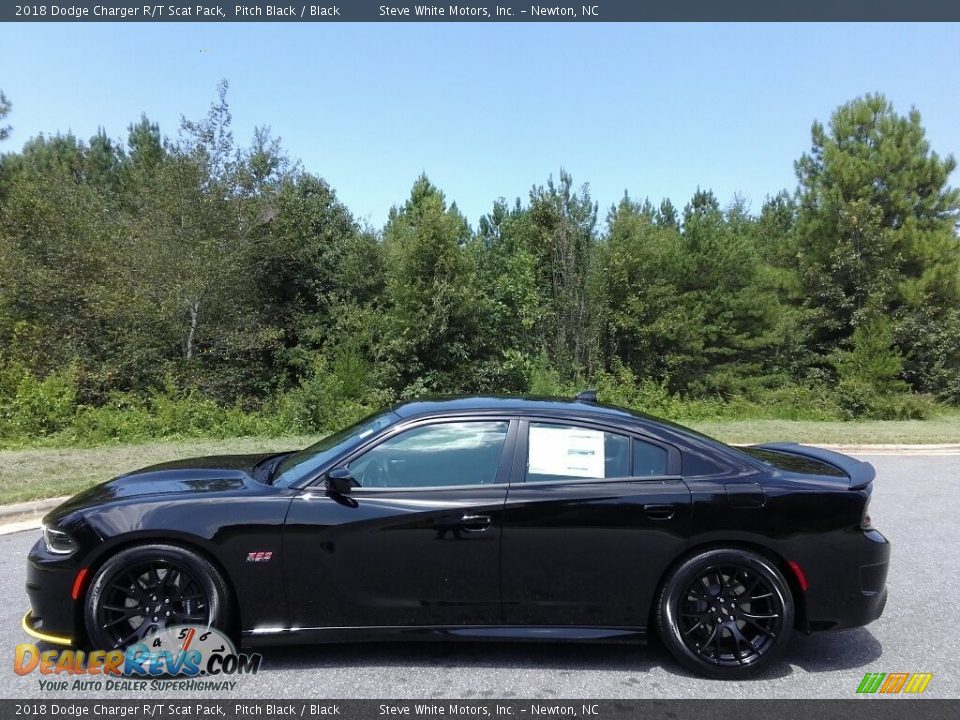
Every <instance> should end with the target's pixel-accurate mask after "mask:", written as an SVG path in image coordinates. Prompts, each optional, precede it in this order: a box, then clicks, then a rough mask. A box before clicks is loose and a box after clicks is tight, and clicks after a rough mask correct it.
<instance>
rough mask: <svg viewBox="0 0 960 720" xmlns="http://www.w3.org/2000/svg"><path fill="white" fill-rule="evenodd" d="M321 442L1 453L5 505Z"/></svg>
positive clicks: (0, 490) (0, 493)
mask: <svg viewBox="0 0 960 720" xmlns="http://www.w3.org/2000/svg"><path fill="white" fill-rule="evenodd" d="M315 439H316V438H308V437H287V438H235V439H231V440H185V441H178V442H155V443H149V444H145V445H109V446H103V447H97V448H33V449H29V450H0V504H8V503H15V502H21V501H24V500H38V499H40V498H48V497H58V496H60V495H72V494H74V493H76V492H79V491H80V490H83V489H84V488H87V487H90V486H91V485H94V484H96V483H99V482H103V481H104V480H108V479H109V478H112V477H114V476H116V475H119V474H120V473H124V472H129V471H130V470H135V469H136V468H139V467H145V466H147V465H153V464H156V463H161V462H166V461H168V460H178V459H180V458H189V457H198V456H202V455H229V454H232V453H256V452H271V451H280V450H291V449H295V448H301V447H304V446H305V445H309V444H310V443H311V442H313V441H314V440H315Z"/></svg>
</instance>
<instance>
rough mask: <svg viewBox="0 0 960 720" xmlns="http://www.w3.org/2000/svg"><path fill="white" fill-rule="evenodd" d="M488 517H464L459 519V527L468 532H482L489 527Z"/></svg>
mask: <svg viewBox="0 0 960 720" xmlns="http://www.w3.org/2000/svg"><path fill="white" fill-rule="evenodd" d="M490 523H491V520H490V516H489V515H464V516H463V517H462V518H460V525H461V527H463V529H464V530H467V531H469V532H483V531H484V530H486V529H487V528H488V527H490Z"/></svg>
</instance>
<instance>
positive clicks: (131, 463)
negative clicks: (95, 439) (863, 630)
mask: <svg viewBox="0 0 960 720" xmlns="http://www.w3.org/2000/svg"><path fill="white" fill-rule="evenodd" d="M688 424H689V425H690V426H691V427H693V428H695V429H697V430H699V431H700V432H703V433H706V434H707V435H712V436H713V437H716V438H717V439H719V440H723V441H725V442H730V443H755V442H773V441H777V440H794V441H797V442H807V443H822V444H851V445H857V444H874V443H879V444H924V443H956V442H960V414H950V415H943V416H940V417H937V418H934V419H931V420H903V421H894V420H890V421H879V420H877V421H865V422H816V421H803V420H724V421H710V422H693V423H688ZM313 439H314V438H309V437H286V438H235V439H231V440H184V441H177V442H154V443H149V444H142V445H111V446H103V447H95V448H31V449H24V450H0V504H7V503H15V502H21V501H24V500H36V499H40V498H48V497H57V496H59V495H70V494H73V493H75V492H78V491H79V490H82V489H84V488H86V487H89V486H90V485H93V484H95V483H98V482H102V481H104V480H107V479H108V478H111V477H113V476H115V475H119V474H120V473H123V472H127V471H129V470H133V469H136V468H138V467H144V466H146V465H151V464H154V463H159V462H164V461H166V460H176V459H179V458H187V457H196V456H200V455H223V454H231V453H255V452H271V451H280V450H288V449H292V448H299V447H303V446H305V445H308V444H310V442H312V440H313Z"/></svg>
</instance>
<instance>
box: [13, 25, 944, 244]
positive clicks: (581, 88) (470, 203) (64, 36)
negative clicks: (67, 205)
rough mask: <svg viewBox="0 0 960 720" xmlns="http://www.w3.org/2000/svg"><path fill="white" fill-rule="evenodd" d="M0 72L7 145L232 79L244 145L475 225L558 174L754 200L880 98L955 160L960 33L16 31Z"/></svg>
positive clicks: (815, 28) (681, 199) (170, 111)
mask: <svg viewBox="0 0 960 720" xmlns="http://www.w3.org/2000/svg"><path fill="white" fill-rule="evenodd" d="M0 67H3V68H4V74H3V76H2V77H0V89H3V90H4V91H5V92H6V94H7V96H8V97H9V98H10V100H12V102H13V103H14V111H13V113H12V114H11V116H10V118H9V122H11V123H12V125H13V126H14V135H13V136H12V138H11V139H10V140H8V141H7V142H6V143H4V145H3V146H2V147H0V149H4V150H7V149H11V150H12V149H18V148H19V147H20V146H21V145H22V143H23V142H24V141H25V140H26V139H27V138H28V137H30V136H32V135H35V134H37V133H39V132H45V133H53V132H56V131H67V130H72V131H73V132H74V133H76V134H78V135H80V136H82V137H88V136H89V135H91V134H93V133H94V132H95V131H96V129H97V127H98V126H103V127H105V128H106V130H107V132H108V134H110V135H111V136H114V137H125V135H126V127H127V125H128V124H129V123H130V122H132V121H134V120H136V119H137V118H139V116H140V114H141V113H142V112H146V113H147V115H148V116H149V117H150V118H151V119H153V120H155V121H158V122H159V123H160V125H161V129H162V131H163V132H164V133H165V134H173V133H175V132H176V130H177V126H178V124H179V118H180V115H181V114H184V115H186V116H188V117H191V118H196V117H200V116H201V115H203V114H204V113H205V111H206V109H207V107H208V105H209V103H210V101H211V100H212V99H213V98H214V95H215V89H216V85H217V82H218V81H219V80H220V79H221V78H227V79H228V80H229V82H230V95H229V99H230V102H231V106H232V110H233V114H234V121H235V134H236V136H237V138H238V139H239V140H243V141H244V142H245V141H246V140H247V139H248V138H249V137H250V135H251V132H252V129H253V127H254V126H256V125H269V126H270V127H271V128H272V130H273V133H274V135H276V136H279V137H281V138H282V140H283V143H284V145H285V146H286V148H287V150H288V152H289V154H290V155H291V157H293V158H298V159H300V160H302V162H303V165H304V167H305V168H306V169H307V170H309V171H311V172H314V173H317V174H319V175H321V176H323V177H324V178H326V179H327V180H328V181H329V182H330V183H331V184H332V185H333V187H334V188H335V189H336V190H337V193H338V194H339V196H340V197H341V199H342V200H343V201H344V202H346V204H347V205H348V206H349V207H350V208H351V209H352V210H353V212H354V213H355V214H356V215H357V217H358V218H359V219H361V220H362V221H367V222H368V223H371V224H373V225H380V224H382V223H383V221H384V220H385V218H386V216H387V212H388V210H389V208H390V206H391V205H394V204H397V203H401V202H402V201H403V200H404V199H405V198H406V196H407V194H408V192H409V189H410V186H411V184H412V183H413V180H414V179H415V178H416V176H417V175H419V174H420V173H421V172H426V173H427V174H428V175H429V176H430V178H431V179H432V180H433V181H434V182H435V183H436V184H437V185H438V186H439V187H441V188H442V189H443V190H444V192H445V193H446V194H447V197H448V199H450V200H455V201H456V202H457V204H458V205H459V207H460V208H461V210H463V211H464V213H465V214H466V215H467V217H468V219H469V220H470V222H471V223H472V224H474V225H476V222H477V220H478V218H479V217H480V216H481V215H482V214H483V213H486V212H488V211H489V209H490V207H491V205H492V203H493V201H494V200H495V199H496V198H497V197H498V196H501V195H503V196H505V197H507V199H508V200H511V202H512V199H513V198H515V197H517V196H521V197H524V198H526V196H527V193H528V191H529V189H530V186H531V185H533V184H535V183H536V184H541V183H543V182H545V181H546V179H547V177H548V176H549V175H550V174H551V173H552V174H553V175H556V174H557V172H558V170H559V168H560V167H564V168H566V169H567V170H569V171H570V172H571V173H572V174H573V177H574V180H575V181H576V182H577V183H578V184H579V183H582V182H589V183H590V186H591V191H592V193H593V196H594V198H595V199H597V200H598V201H599V202H600V205H601V209H603V210H605V209H606V208H607V207H608V206H609V205H611V204H612V203H614V202H616V201H617V200H618V199H619V198H620V197H621V196H622V194H623V192H624V190H628V191H629V192H630V194H631V195H632V196H635V197H640V198H642V197H644V196H649V197H650V198H651V199H653V200H654V201H657V202H659V200H660V199H661V198H662V197H670V198H671V199H672V200H673V201H674V203H675V204H676V205H678V206H682V205H683V204H685V203H686V201H687V200H688V199H689V198H690V196H691V195H692V194H693V192H694V190H695V189H696V187H697V185H701V186H703V187H709V188H712V189H713V190H714V191H715V192H716V194H717V196H718V197H719V198H720V200H721V202H722V203H727V202H728V201H729V200H730V199H731V197H732V196H733V195H734V193H740V194H742V195H744V196H745V197H747V198H748V199H749V201H750V202H751V204H752V208H753V209H754V210H757V209H759V207H760V205H761V203H762V202H763V199H764V197H765V196H766V195H768V194H772V193H774V192H776V191H778V190H779V189H781V188H784V187H787V188H791V189H792V188H793V187H794V185H795V178H794V174H793V161H794V160H795V159H796V158H797V157H798V156H799V155H800V154H801V153H802V152H803V151H804V150H805V149H807V148H808V147H809V131H810V124H811V122H812V121H813V120H814V119H815V118H819V119H823V120H826V119H827V118H828V117H829V114H830V112H831V110H833V109H834V108H835V107H836V106H837V105H839V104H840V103H842V102H844V101H846V100H848V99H851V98H853V97H856V96H858V95H862V94H864V93H866V92H872V91H880V92H883V93H885V94H886V95H887V96H888V97H889V98H890V99H891V100H892V101H893V102H894V104H895V105H896V107H897V109H898V110H899V111H901V112H906V111H907V110H908V109H909V107H910V106H911V105H913V106H916V107H917V108H918V109H919V110H920V111H921V113H922V114H923V120H924V125H925V126H926V128H927V131H928V136H929V139H930V141H931V144H932V146H933V148H934V149H935V150H936V151H938V152H939V153H940V154H941V155H945V154H948V153H953V154H954V155H960V81H958V79H957V78H958V77H960V26H958V25H913V24H903V25H882V24H872V25H859V24H836V25H819V24H796V25H766V24H750V25H739V24H724V25H707V24H678V25H669V24H595V25H588V24H583V25H560V24H555V25H552V24H538V25H534V24H529V23H528V24H513V25H503V24H353V25H347V24H331V25H321V24H311V23H304V24H290V25H286V24H284V23H273V24H246V23H234V24H202V23H196V24H180V23H163V24H75V25H71V24H43V23H36V24H17V25H13V24H5V25H0ZM953 183H954V184H955V185H956V184H960V177H958V176H957V175H956V174H955V175H954V178H953Z"/></svg>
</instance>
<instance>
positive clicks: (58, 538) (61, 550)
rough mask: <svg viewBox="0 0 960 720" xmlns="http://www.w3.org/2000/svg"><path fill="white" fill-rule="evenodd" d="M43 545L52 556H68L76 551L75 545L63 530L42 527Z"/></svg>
mask: <svg viewBox="0 0 960 720" xmlns="http://www.w3.org/2000/svg"><path fill="white" fill-rule="evenodd" d="M43 544H44V545H46V546H47V551H48V552H51V553H53V554H54V555H69V554H70V553H72V552H73V551H74V550H76V549H77V543H76V542H74V540H73V538H72V537H70V536H69V535H67V534H66V533H65V532H64V531H63V530H57V529H55V528H51V527H47V526H46V525H44V526H43Z"/></svg>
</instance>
